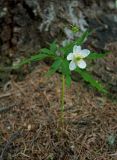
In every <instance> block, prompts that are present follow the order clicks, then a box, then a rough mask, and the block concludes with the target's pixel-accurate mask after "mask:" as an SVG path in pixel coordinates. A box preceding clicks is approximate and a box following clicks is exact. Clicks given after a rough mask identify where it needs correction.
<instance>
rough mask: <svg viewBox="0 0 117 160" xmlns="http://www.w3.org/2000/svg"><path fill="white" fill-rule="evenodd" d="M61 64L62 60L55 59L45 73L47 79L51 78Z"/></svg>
mask: <svg viewBox="0 0 117 160" xmlns="http://www.w3.org/2000/svg"><path fill="white" fill-rule="evenodd" d="M61 64H62V59H61V58H57V59H56V60H55V62H54V63H53V64H52V65H51V67H50V69H49V71H48V72H47V73H46V76H48V77H50V76H52V75H53V74H54V73H55V72H56V71H57V70H58V69H59V67H60V66H61Z"/></svg>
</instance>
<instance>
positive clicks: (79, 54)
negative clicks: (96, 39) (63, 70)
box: [67, 45, 90, 71]
mask: <svg viewBox="0 0 117 160" xmlns="http://www.w3.org/2000/svg"><path fill="white" fill-rule="evenodd" d="M89 54H90V51H89V50H88V49H83V50H82V49H81V46H77V45H75V46H74V47H73V53H69V54H68V56H67V60H68V61H71V62H70V64H69V69H70V70H71V71H73V70H74V69H76V67H77V66H78V67H79V68H81V69H84V68H86V62H85V61H84V58H85V57H87V56H88V55H89Z"/></svg>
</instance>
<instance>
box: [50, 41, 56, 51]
mask: <svg viewBox="0 0 117 160" xmlns="http://www.w3.org/2000/svg"><path fill="white" fill-rule="evenodd" d="M50 50H51V51H52V53H55V52H56V50H57V44H56V42H55V41H54V42H53V43H51V44H50Z"/></svg>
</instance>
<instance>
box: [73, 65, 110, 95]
mask: <svg viewBox="0 0 117 160" xmlns="http://www.w3.org/2000/svg"><path fill="white" fill-rule="evenodd" d="M75 71H76V72H78V73H79V74H80V75H81V76H82V77H83V79H84V80H85V81H87V82H89V83H90V85H91V86H92V87H95V88H96V89H97V90H98V91H100V92H102V93H105V94H107V93H108V91H107V90H106V89H105V88H104V87H103V86H102V85H101V84H100V83H99V82H98V81H96V80H95V79H94V78H93V77H92V75H90V74H89V73H88V72H87V71H85V70H81V69H79V68H77V69H76V70H75Z"/></svg>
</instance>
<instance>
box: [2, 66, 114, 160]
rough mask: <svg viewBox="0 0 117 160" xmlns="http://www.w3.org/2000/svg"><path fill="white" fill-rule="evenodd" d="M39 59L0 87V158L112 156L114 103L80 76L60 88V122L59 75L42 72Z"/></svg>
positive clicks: (99, 159)
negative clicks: (29, 69) (23, 74)
mask: <svg viewBox="0 0 117 160" xmlns="http://www.w3.org/2000/svg"><path fill="white" fill-rule="evenodd" d="M48 68H49V67H48V66H47V65H46V64H45V63H39V65H38V66H37V67H36V69H35V70H34V71H33V72H32V73H30V74H29V75H27V76H26V77H25V79H24V80H23V81H20V82H15V81H14V80H13V79H11V80H10V81H8V82H7V83H6V84H5V85H4V87H3V89H2V90H1V92H0V151H1V157H0V160H4V159H6V160H10V159H11V160H12V159H14V160H26V159H27V160H36V159H37V160H78V159H79V160H116V159H117V103H116V102H113V101H112V100H111V99H109V98H108V97H106V96H103V95H101V94H99V93H98V92H96V91H95V90H93V89H92V88H90V87H89V86H88V85H87V84H86V83H84V82H83V81H81V80H80V81H79V82H72V86H71V88H66V90H65V112H64V126H63V127H62V126H61V125H60V121H59V120H60V92H61V91H60V86H61V76H60V75H59V74H57V73H56V74H55V75H54V76H53V77H51V78H50V79H48V78H46V77H44V73H46V72H47V70H48Z"/></svg>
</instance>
